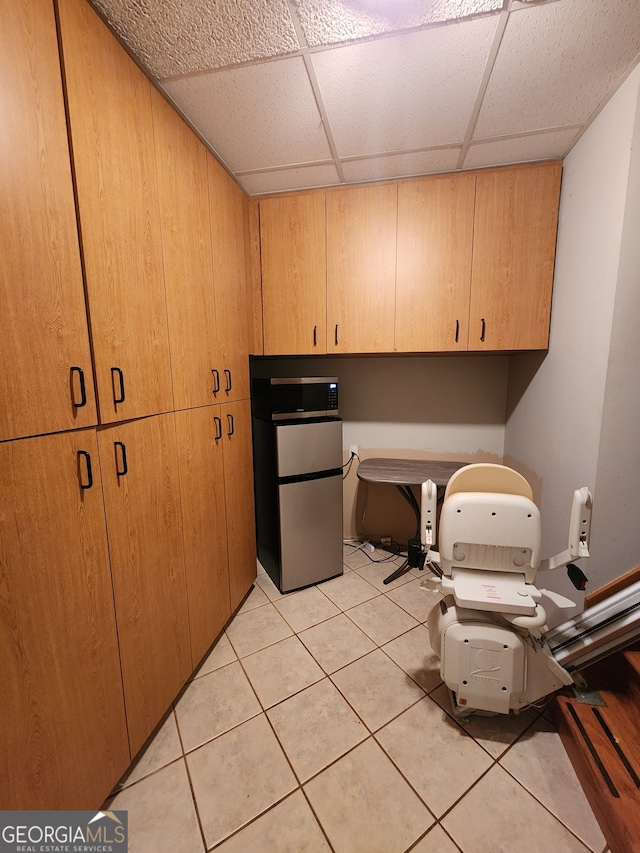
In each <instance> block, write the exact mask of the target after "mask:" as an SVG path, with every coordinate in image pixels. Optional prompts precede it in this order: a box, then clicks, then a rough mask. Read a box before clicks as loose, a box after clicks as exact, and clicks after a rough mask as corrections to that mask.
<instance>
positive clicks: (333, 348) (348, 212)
mask: <svg viewBox="0 0 640 853" xmlns="http://www.w3.org/2000/svg"><path fill="white" fill-rule="evenodd" d="M397 198H398V196H397V185H396V184H395V183H392V184H374V185H372V186H367V187H355V188H354V187H349V188H348V189H340V190H336V191H331V192H328V193H327V352H329V353H331V352H350V353H354V352H363V353H366V352H392V351H393V336H394V313H395V277H396V222H397V208H398V204H397Z"/></svg>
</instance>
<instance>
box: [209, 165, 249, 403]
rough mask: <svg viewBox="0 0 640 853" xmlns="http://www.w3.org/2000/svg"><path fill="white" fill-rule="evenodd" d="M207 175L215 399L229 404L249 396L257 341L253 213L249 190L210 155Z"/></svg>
mask: <svg viewBox="0 0 640 853" xmlns="http://www.w3.org/2000/svg"><path fill="white" fill-rule="evenodd" d="M207 174H208V178H209V205H210V208H209V209H210V220H211V251H212V255H213V284H214V290H215V306H216V352H217V356H216V358H217V362H218V365H219V367H218V372H219V384H218V390H217V391H215V392H214V395H213V396H214V400H215V401H216V402H220V403H224V402H227V401H230V400H244V399H246V398H247V397H248V396H249V351H250V349H251V347H252V340H253V329H252V317H251V307H250V306H251V295H250V282H249V279H248V276H247V260H248V259H247V251H248V231H249V211H248V202H247V199H246V196H245V195H244V193H243V191H242V190H241V189H240V187H239V186H238V184H237V183H236V182H235V181H234V180H233V178H232V177H231V175H229V173H228V172H227V171H225V169H224V168H223V167H222V166H221V165H220V163H219V162H218V161H217V160H216V159H215V157H213V156H212V155H211V154H209V153H207Z"/></svg>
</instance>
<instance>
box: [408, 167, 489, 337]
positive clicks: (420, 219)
mask: <svg viewBox="0 0 640 853" xmlns="http://www.w3.org/2000/svg"><path fill="white" fill-rule="evenodd" d="M474 196H475V176H474V175H465V174H459V175H448V176H447V177H438V178H421V179H418V180H413V181H401V182H400V183H399V185H398V263H397V273H396V275H397V278H396V330H395V348H396V350H397V351H398V352H452V351H456V350H466V348H467V335H468V321H469V290H470V286H471V256H472V246H473V205H474Z"/></svg>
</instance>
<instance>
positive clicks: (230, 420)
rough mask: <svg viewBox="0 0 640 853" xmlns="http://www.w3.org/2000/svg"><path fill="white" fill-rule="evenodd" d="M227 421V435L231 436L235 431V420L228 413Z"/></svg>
mask: <svg viewBox="0 0 640 853" xmlns="http://www.w3.org/2000/svg"><path fill="white" fill-rule="evenodd" d="M227 421H228V423H229V432H228V433H227V435H228V436H229V438H231V436H232V435H233V434H234V432H235V431H236V425H235V421H234V420H233V415H230V414H229V413H227Z"/></svg>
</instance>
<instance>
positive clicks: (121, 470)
mask: <svg viewBox="0 0 640 853" xmlns="http://www.w3.org/2000/svg"><path fill="white" fill-rule="evenodd" d="M113 446H114V449H115V454H116V477H124V476H125V474H127V473H128V472H129V465H128V463H127V448H126V447H125V446H124V443H123V442H122V441H114V442H113ZM118 448H120V461H121V463H122V465H118Z"/></svg>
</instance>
